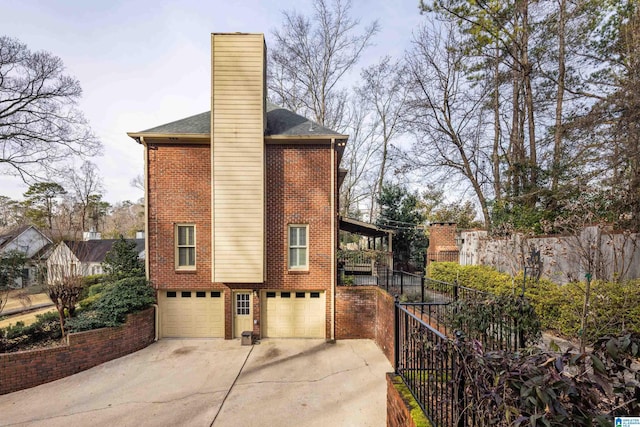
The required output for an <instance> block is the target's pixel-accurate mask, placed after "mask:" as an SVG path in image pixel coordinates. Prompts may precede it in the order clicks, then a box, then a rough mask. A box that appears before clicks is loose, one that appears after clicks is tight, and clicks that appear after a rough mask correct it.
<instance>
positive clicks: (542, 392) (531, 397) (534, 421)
mask: <svg viewBox="0 0 640 427" xmlns="http://www.w3.org/2000/svg"><path fill="white" fill-rule="evenodd" d="M639 345H640V335H637V334H626V335H624V336H622V337H603V338H601V339H600V340H598V342H597V343H596V346H595V348H594V350H593V352H591V353H576V352H573V351H572V350H571V349H570V350H568V351H567V352H565V353H553V352H547V351H542V350H539V349H535V350H530V352H528V353H527V352H522V353H505V352H486V353H485V352H483V351H482V349H481V347H479V346H478V345H477V342H467V343H463V344H462V345H461V346H460V348H459V350H460V354H461V357H462V360H463V363H462V373H461V378H464V385H465V387H464V397H465V402H464V407H465V408H466V410H465V412H464V414H465V415H467V416H469V417H473V424H474V425H477V426H489V425H491V426H592V425H593V426H612V425H613V417H615V416H639V415H640V403H639V402H640V373H639V372H638V367H637V359H638V357H639V356H640V353H639V350H638V349H639ZM634 361H635V364H634ZM472 414H473V415H472ZM470 419H471V418H470Z"/></svg>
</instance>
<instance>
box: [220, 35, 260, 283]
mask: <svg viewBox="0 0 640 427" xmlns="http://www.w3.org/2000/svg"><path fill="white" fill-rule="evenodd" d="M265 63H266V47H265V42H264V35H263V34H246V33H232V34H212V35H211V168H212V169H211V188H212V191H211V199H212V209H211V217H212V218H211V224H212V227H213V233H212V235H213V242H212V248H211V252H212V258H213V259H212V266H211V270H212V271H211V272H212V281H213V282H226V283H262V282H264V280H265V268H264V263H265V261H264V260H265V225H264V221H265V207H264V206H265V196H264V187H265V183H264V174H265V169H264V159H265V142H264V132H265V129H266V118H265V117H266V116H265V94H266V89H265V73H266V71H265ZM238 165H241V166H240V167H239V166H238ZM247 201H251V203H247ZM238 212H242V215H240V216H239V215H238ZM238 265H242V267H243V268H238V267H237V266H238Z"/></svg>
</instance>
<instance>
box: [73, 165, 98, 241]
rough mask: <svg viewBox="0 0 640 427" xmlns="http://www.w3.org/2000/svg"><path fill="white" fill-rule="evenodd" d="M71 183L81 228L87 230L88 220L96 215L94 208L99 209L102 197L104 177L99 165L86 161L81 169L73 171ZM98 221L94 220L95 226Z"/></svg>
mask: <svg viewBox="0 0 640 427" xmlns="http://www.w3.org/2000/svg"><path fill="white" fill-rule="evenodd" d="M69 184H70V187H71V188H72V189H73V199H74V202H75V203H76V204H77V206H78V210H79V218H78V220H79V225H80V229H81V230H82V231H87V222H88V221H89V220H90V219H92V216H93V217H95V216H96V214H95V212H93V209H99V203H100V202H101V200H100V199H101V197H102V196H101V193H102V191H103V187H102V178H101V177H100V175H99V174H98V167H97V166H96V165H95V163H92V162H90V161H85V162H84V163H83V164H82V166H81V167H80V170H79V171H76V170H72V171H71V174H70V176H69ZM96 222H97V221H94V222H93V226H94V227H95V226H97V224H96ZM96 231H97V229H96Z"/></svg>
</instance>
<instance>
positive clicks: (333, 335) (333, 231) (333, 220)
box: [331, 138, 336, 341]
mask: <svg viewBox="0 0 640 427" xmlns="http://www.w3.org/2000/svg"><path fill="white" fill-rule="evenodd" d="M335 162H336V139H335V138H331V340H332V341H333V340H335V339H336V333H335V332H336V200H335V199H336V188H335V187H336V182H335V181H336V177H335V170H336V165H335Z"/></svg>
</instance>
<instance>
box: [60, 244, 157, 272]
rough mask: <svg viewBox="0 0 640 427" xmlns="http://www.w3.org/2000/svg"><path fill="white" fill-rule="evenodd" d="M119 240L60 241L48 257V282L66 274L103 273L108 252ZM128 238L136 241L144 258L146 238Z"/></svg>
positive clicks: (138, 251) (137, 250)
mask: <svg viewBox="0 0 640 427" xmlns="http://www.w3.org/2000/svg"><path fill="white" fill-rule="evenodd" d="M118 240H119V239H104V240H86V241H69V240H65V241H62V242H60V243H58V245H57V246H56V247H55V249H54V250H53V251H52V252H51V255H49V258H48V259H47V282H48V283H54V282H55V281H58V280H61V279H62V278H63V277H66V276H76V275H79V276H91V275H94V274H102V273H103V271H102V263H103V262H104V259H105V257H106V256H107V252H109V251H110V250H111V249H112V248H113V244H114V243H115V242H117V241H118ZM126 240H127V242H135V244H136V252H137V253H138V257H139V258H140V259H144V239H126Z"/></svg>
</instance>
